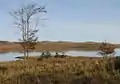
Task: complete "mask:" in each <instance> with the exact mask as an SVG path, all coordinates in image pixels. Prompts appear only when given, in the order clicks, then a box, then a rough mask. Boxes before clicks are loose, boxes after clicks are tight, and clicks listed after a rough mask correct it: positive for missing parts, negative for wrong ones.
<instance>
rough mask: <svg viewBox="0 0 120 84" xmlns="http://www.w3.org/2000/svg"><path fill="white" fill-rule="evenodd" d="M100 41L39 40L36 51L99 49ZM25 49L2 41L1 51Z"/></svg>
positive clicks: (0, 43)
mask: <svg viewBox="0 0 120 84" xmlns="http://www.w3.org/2000/svg"><path fill="white" fill-rule="evenodd" d="M99 45H100V43H97V42H49V41H48V42H47V41H44V42H39V43H38V44H37V45H36V49H35V51H38V52H40V51H41V52H42V51H66V50H68V51H69V50H76V51H77V50H82V51H98V50H99ZM115 46H116V48H120V44H115ZM22 50H23V49H22V47H21V46H20V44H19V43H18V42H6V41H5V42H4V41H0V53H5V52H21V51H22Z"/></svg>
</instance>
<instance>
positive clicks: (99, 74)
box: [0, 57, 120, 84]
mask: <svg viewBox="0 0 120 84" xmlns="http://www.w3.org/2000/svg"><path fill="white" fill-rule="evenodd" d="M114 63H115V62H114ZM114 63H113V62H112V64H114ZM110 66H111V64H110V62H108V60H106V59H103V58H88V57H65V58H60V57H57V58H53V57H50V58H41V59H40V58H39V57H29V58H26V60H25V61H23V60H17V61H11V62H1V63H0V84H119V82H120V73H119V68H117V69H113V68H111V67H110Z"/></svg>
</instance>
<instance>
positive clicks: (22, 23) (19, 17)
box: [11, 4, 47, 57]
mask: <svg viewBox="0 0 120 84" xmlns="http://www.w3.org/2000/svg"><path fill="white" fill-rule="evenodd" d="M46 12H47V11H46V10H45V7H44V6H37V5H36V4H28V5H26V6H23V7H21V8H20V9H18V10H15V11H13V12H11V15H12V16H13V18H14V19H15V23H14V24H15V26H16V27H17V28H19V29H20V32H21V37H20V42H19V43H20V45H21V46H22V48H23V51H24V56H25V57H26V56H28V54H29V51H31V50H34V49H35V45H36V44H37V40H38V36H36V33H37V32H38V31H39V30H38V29H37V27H38V19H34V18H35V17H36V16H37V14H39V13H46Z"/></svg>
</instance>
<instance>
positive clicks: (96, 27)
mask: <svg viewBox="0 0 120 84" xmlns="http://www.w3.org/2000/svg"><path fill="white" fill-rule="evenodd" d="M33 2H34V3H37V4H39V5H42V6H44V5H45V6H46V10H47V11H48V13H47V14H46V15H44V16H43V17H44V18H46V19H47V21H42V22H41V23H40V24H41V26H40V32H39V37H40V38H39V40H41V41H43V40H45V41H46V40H49V41H104V40H107V41H110V42H113V43H120V37H119V36H120V0H0V40H9V41H15V40H16V41H17V40H18V38H19V30H18V29H16V28H15V27H14V26H13V21H14V20H13V18H12V17H11V16H10V14H9V12H10V11H12V10H14V9H18V8H20V7H21V5H25V4H29V3H33ZM43 24H44V26H43Z"/></svg>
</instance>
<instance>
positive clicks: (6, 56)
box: [0, 49, 120, 61]
mask: <svg viewBox="0 0 120 84" xmlns="http://www.w3.org/2000/svg"><path fill="white" fill-rule="evenodd" d="M115 51H116V56H120V49H116V50H115ZM97 53H98V51H66V52H65V55H69V56H88V57H90V56H96V57H98V55H97ZM52 54H53V55H54V54H55V52H52ZM40 55H41V53H40V52H32V53H30V56H40ZM17 56H23V54H22V53H14V52H9V53H0V61H11V60H15V57H17Z"/></svg>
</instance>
